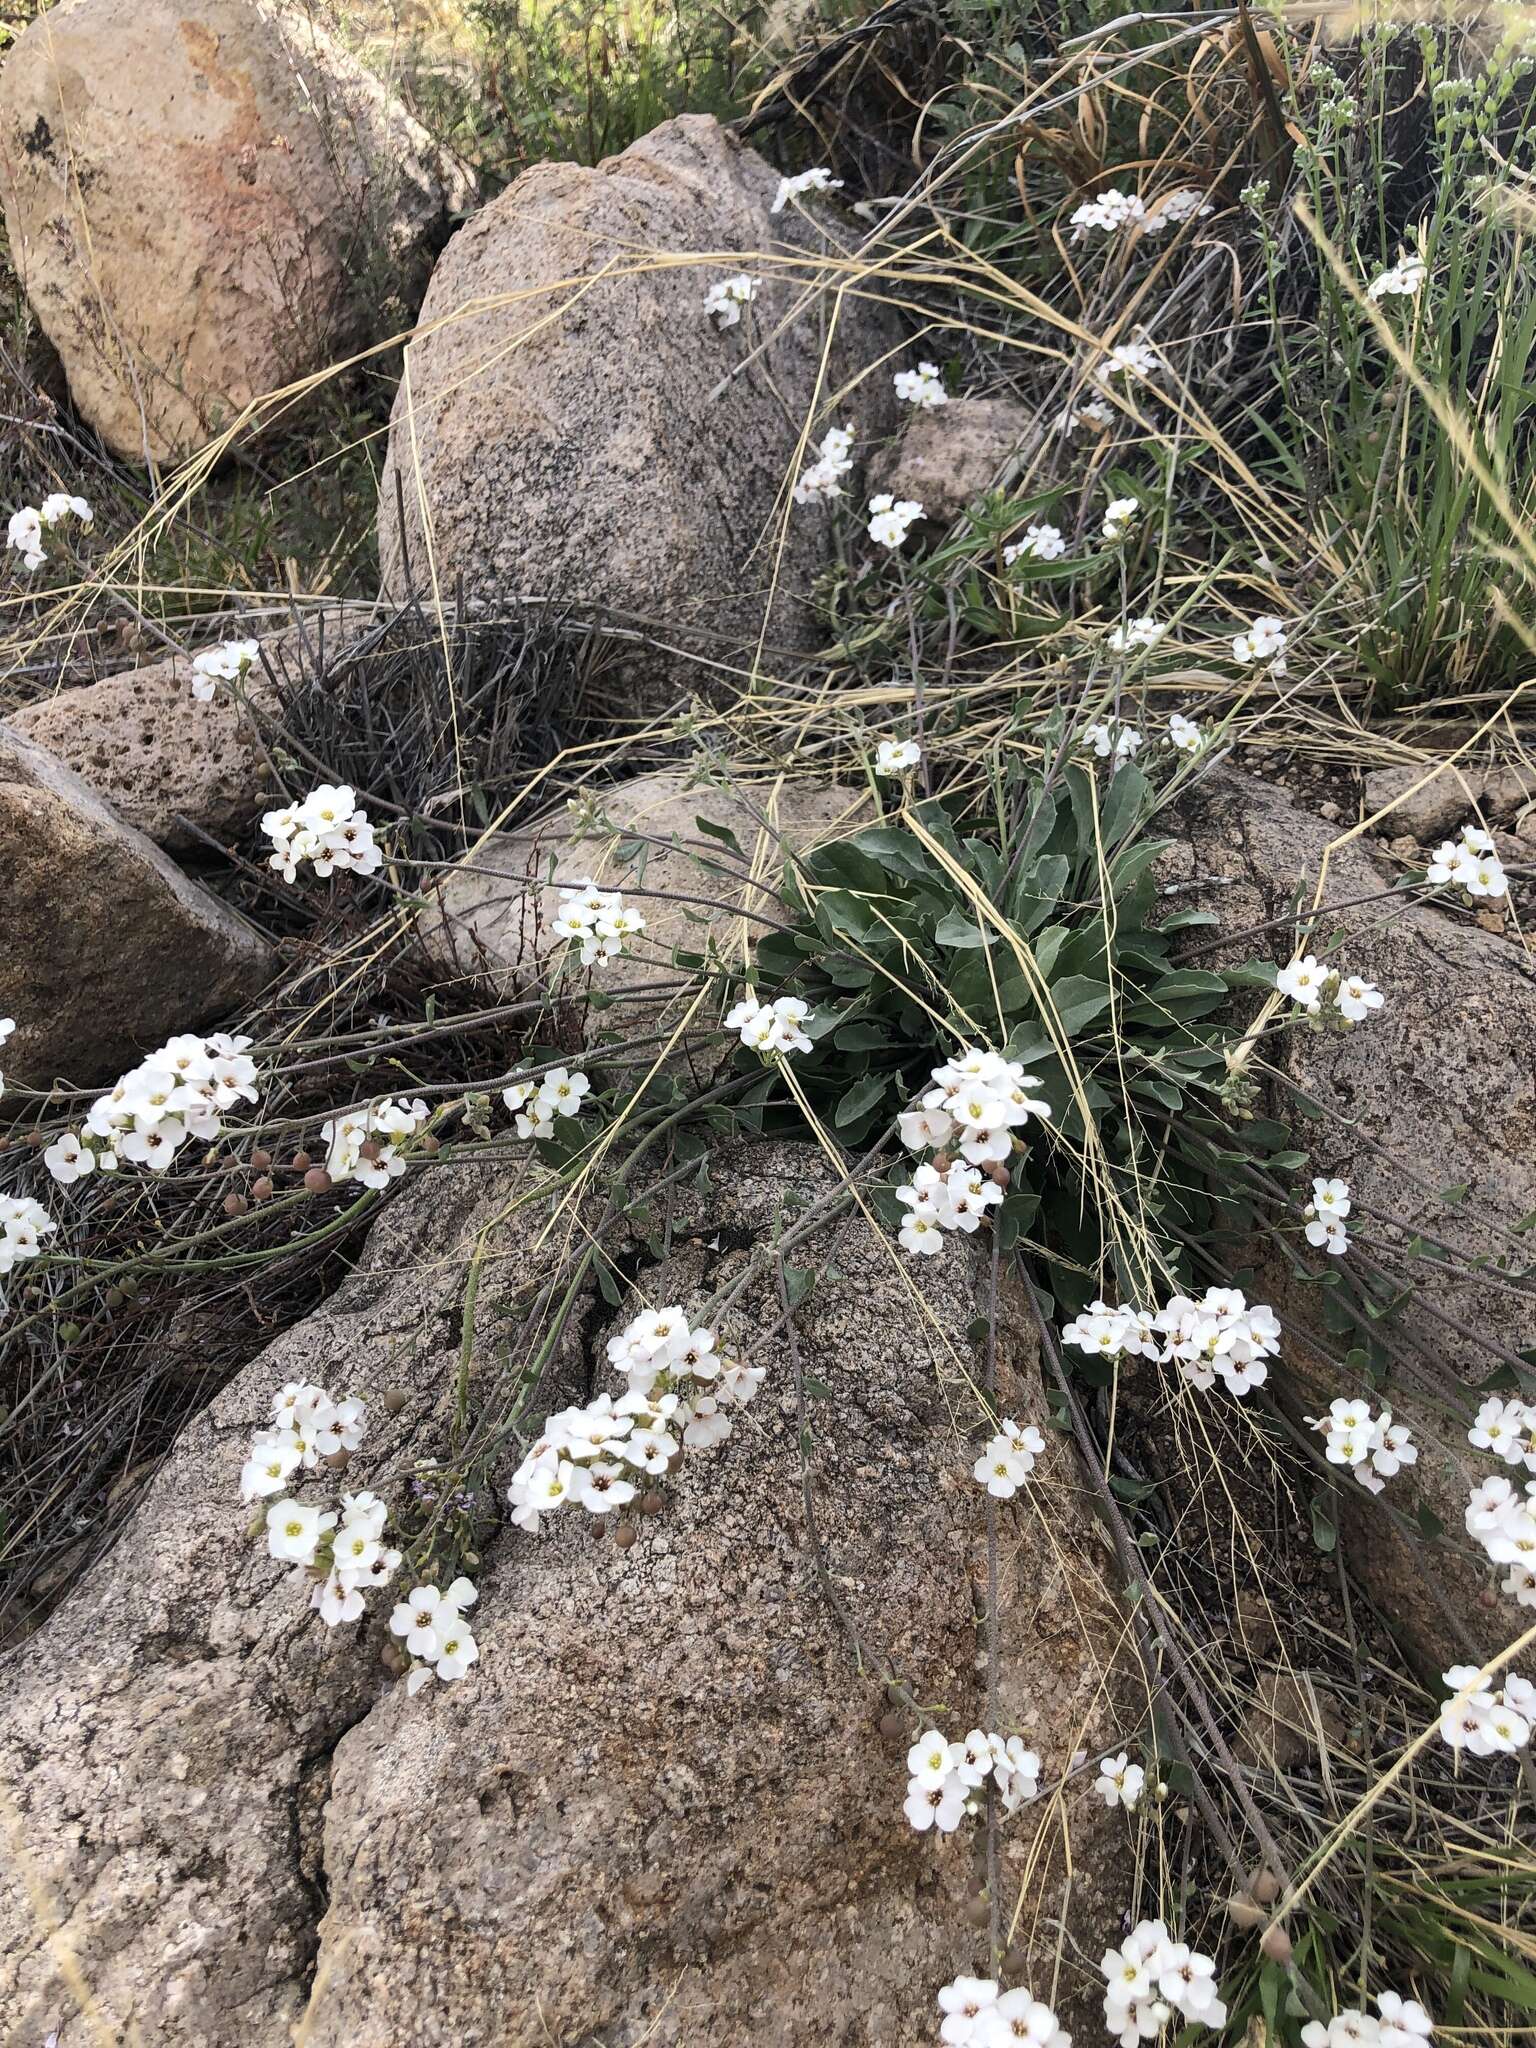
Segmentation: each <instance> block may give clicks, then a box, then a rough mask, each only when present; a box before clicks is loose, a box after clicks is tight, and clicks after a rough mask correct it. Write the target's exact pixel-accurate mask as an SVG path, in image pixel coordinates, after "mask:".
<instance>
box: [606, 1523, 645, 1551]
mask: <svg viewBox="0 0 1536 2048" xmlns="http://www.w3.org/2000/svg"><path fill="white" fill-rule="evenodd" d="M639 1534H640V1531H639V1530H638V1529H637V1528H636V1527H635V1525H634V1523H633V1522H620V1524H619V1526H618V1527H617V1529H615V1530H614V1532H613V1540H614V1542H615V1543H616V1544H617V1545H618V1546H619V1548H620V1550H629V1549H630V1548H631V1547H632V1546H633V1544H634V1542H635V1539H636V1538H637V1537H638V1536H639Z"/></svg>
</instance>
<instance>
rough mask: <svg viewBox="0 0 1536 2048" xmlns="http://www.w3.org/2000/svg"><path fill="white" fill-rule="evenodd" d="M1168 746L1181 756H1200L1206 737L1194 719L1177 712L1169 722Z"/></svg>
mask: <svg viewBox="0 0 1536 2048" xmlns="http://www.w3.org/2000/svg"><path fill="white" fill-rule="evenodd" d="M1168 744H1169V746H1170V747H1173V748H1175V749H1176V750H1177V752H1179V753H1181V754H1198V753H1199V752H1200V750H1201V748H1202V747H1203V746H1204V745H1205V736H1204V734H1203V733H1202V732H1201V730H1200V728H1199V726H1198V725H1197V724H1196V723H1195V721H1194V720H1193V719H1192V718H1186V717H1185V716H1184V714H1183V712H1182V711H1175V712H1174V713H1173V715H1172V717H1171V718H1170V719H1169V720H1168Z"/></svg>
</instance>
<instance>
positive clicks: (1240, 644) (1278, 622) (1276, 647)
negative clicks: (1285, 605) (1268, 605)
mask: <svg viewBox="0 0 1536 2048" xmlns="http://www.w3.org/2000/svg"><path fill="white" fill-rule="evenodd" d="M1286 644H1287V635H1286V631H1285V621H1284V620H1283V619H1276V618H1272V617H1271V616H1270V615H1269V614H1268V613H1266V614H1265V615H1264V616H1263V617H1261V618H1257V619H1254V620H1253V621H1252V622H1251V623H1250V624H1249V625H1247V626H1245V627H1244V628H1243V630H1242V632H1240V633H1238V634H1237V635H1236V636H1235V637H1234V639H1233V641H1232V658H1233V660H1234V661H1240V662H1242V663H1244V664H1245V665H1247V664H1249V663H1253V662H1258V663H1261V664H1263V665H1264V666H1267V667H1268V669H1269V672H1270V674H1271V675H1276V676H1283V675H1284V674H1285V650H1286Z"/></svg>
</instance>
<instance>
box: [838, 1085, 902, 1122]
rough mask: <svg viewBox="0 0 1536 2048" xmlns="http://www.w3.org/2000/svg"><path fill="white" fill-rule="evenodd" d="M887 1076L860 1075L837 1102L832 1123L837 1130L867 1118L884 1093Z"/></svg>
mask: <svg viewBox="0 0 1536 2048" xmlns="http://www.w3.org/2000/svg"><path fill="white" fill-rule="evenodd" d="M889 1079H890V1076H889V1075H888V1074H861V1075H860V1077H859V1078H858V1080H857V1081H855V1082H854V1084H853V1086H852V1087H851V1088H849V1089H847V1090H846V1091H845V1092H844V1094H843V1096H842V1097H841V1099H840V1100H839V1102H838V1105H837V1108H836V1109H835V1110H834V1112H833V1115H832V1121H833V1123H834V1124H835V1125H836V1126H837V1128H838V1129H839V1130H842V1129H843V1128H844V1127H845V1126H846V1125H848V1124H856V1123H857V1122H858V1121H859V1119H860V1118H861V1117H864V1116H867V1115H868V1114H869V1112H870V1110H872V1109H873V1108H874V1106H875V1104H876V1103H877V1102H878V1101H879V1100H880V1098H881V1096H882V1095H883V1094H884V1093H885V1088H886V1083H887V1081H888V1080H889Z"/></svg>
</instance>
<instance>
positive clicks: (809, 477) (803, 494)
mask: <svg viewBox="0 0 1536 2048" xmlns="http://www.w3.org/2000/svg"><path fill="white" fill-rule="evenodd" d="M852 468H853V432H852V429H851V428H848V427H828V429H827V431H826V433H825V434H823V435H822V437H821V446H820V447H819V448H818V449H817V451H816V460H815V461H814V462H813V463H812V464H811V466H810V468H809V469H807V470H804V471H802V473H801V475H800V478H799V481H798V482H797V483H796V485H795V488H794V491H793V493H792V495H793V497H794V501H795V503H796V504H797V505H809V504H815V503H816V502H817V501H818V500H820V499H822V498H840V497H841V496H842V495H843V478H844V477H845V476H847V474H848V472H849V471H850V470H851V469H852Z"/></svg>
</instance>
